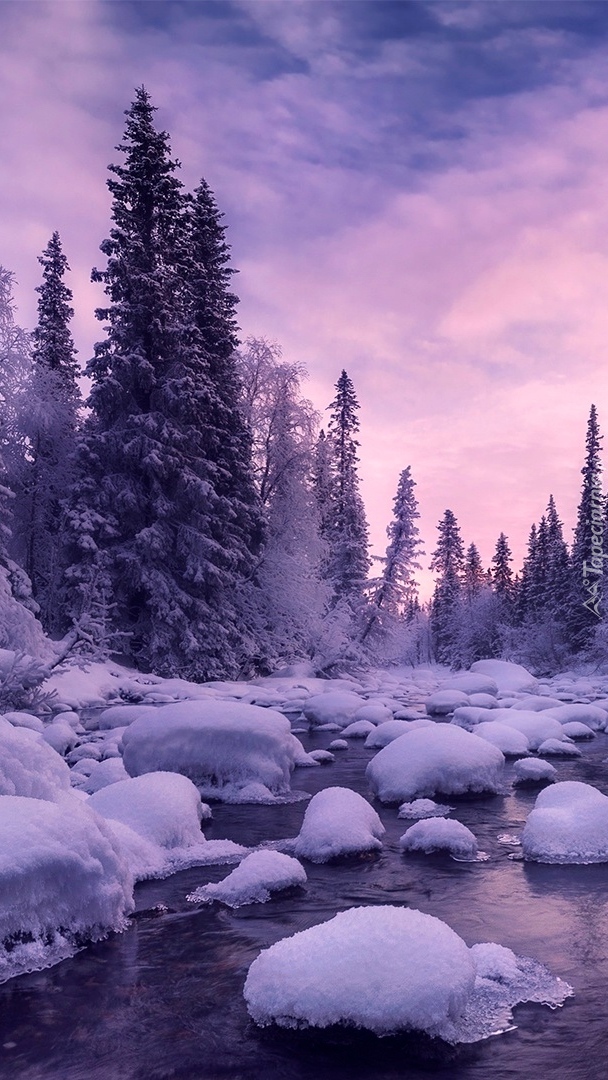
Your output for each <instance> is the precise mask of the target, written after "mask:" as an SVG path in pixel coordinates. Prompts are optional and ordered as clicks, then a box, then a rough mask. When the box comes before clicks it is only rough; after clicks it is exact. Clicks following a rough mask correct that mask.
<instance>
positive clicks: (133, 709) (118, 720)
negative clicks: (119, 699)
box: [97, 705, 157, 731]
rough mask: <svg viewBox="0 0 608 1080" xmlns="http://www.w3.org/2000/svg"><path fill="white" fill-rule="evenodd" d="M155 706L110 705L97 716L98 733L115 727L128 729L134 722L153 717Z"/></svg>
mask: <svg viewBox="0 0 608 1080" xmlns="http://www.w3.org/2000/svg"><path fill="white" fill-rule="evenodd" d="M156 711H157V710H156V706H155V705H111V706H110V708H109V709H103V711H102V712H100V713H99V715H98V716H97V724H98V726H99V730H100V731H108V730H111V729H112V728H117V727H128V726H129V724H132V723H133V721H134V720H141V719H144V718H145V717H146V716H154V715H155V713H156Z"/></svg>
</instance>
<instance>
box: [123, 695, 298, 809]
mask: <svg viewBox="0 0 608 1080" xmlns="http://www.w3.org/2000/svg"><path fill="white" fill-rule="evenodd" d="M123 746H124V753H123V760H124V764H125V768H126V770H127V772H128V773H129V775H130V776H140V775H141V774H142V773H148V772H158V771H161V772H177V773H182V774H183V775H184V776H187V777H188V778H189V779H190V780H192V781H193V782H194V783H195V784H196V786H197V787H198V788H199V790H200V791H201V792H202V794H204V795H205V796H207V797H208V798H215V799H227V798H230V799H236V800H239V798H240V797H241V796H242V798H243V799H244V800H245V801H249V799H248V796H247V790H248V789H249V791H250V794H251V790H250V789H251V785H256V787H255V801H268V802H272V801H273V800H276V798H277V797H280V796H287V795H289V792H290V786H289V785H290V776H291V772H292V771H293V769H294V767H295V763H296V759H297V758H298V756H299V755H301V754H303V753H304V751H303V748H302V744H301V743H300V742H299V741H298V739H296V737H295V736H294V735H292V733H291V728H290V725H289V721H288V720H287V719H286V718H285V717H284V716H282V715H281V714H280V713H278V712H275V710H274V709H263V708H261V707H259V706H257V705H243V704H242V703H241V702H227V701H183V702H179V703H178V704H175V705H165V706H161V707H160V708H159V709H157V710H156V711H155V714H154V716H145V717H140V718H139V719H136V720H134V721H133V723H132V724H130V726H129V727H128V728H127V729H126V730H125V733H124V735H123ZM262 788H263V789H265V792H266V795H265V799H264V800H262V799H261V796H262V794H263V792H262V790H261V789H262Z"/></svg>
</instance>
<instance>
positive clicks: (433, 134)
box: [0, 0, 608, 581]
mask: <svg viewBox="0 0 608 1080" xmlns="http://www.w3.org/2000/svg"><path fill="white" fill-rule="evenodd" d="M607 72H608V4H606V3H604V0H592V2H586V0H565V2H562V0H540V2H536V0H526V2H525V3H523V2H521V0H491V2H483V3H478V2H473V3H469V2H464V3H463V2H460V0H455V2H441V0H433V2H431V3H425V2H420V3H418V2H416V0H407V2H403V0H390V2H385V0H337V2H333V0H312V2H311V0H253V2H252V0H234V2H230V0H217V2H216V0H210V2H206V3H198V2H197V0H187V2H181V0H176V2H170V3H163V2H155V3H148V2H141V3H131V2H129V0H120V2H107V0H84V2H81V0H70V2H52V3H38V2H36V0H30V2H28V3H24V2H23V0H16V2H12V0H2V2H0V100H1V101H2V103H3V109H2V120H1V121H0V197H1V205H2V229H1V231H0V262H1V263H3V264H4V265H5V266H7V267H8V268H9V269H12V270H14V271H15V273H16V275H17V279H18V283H19V284H18V288H17V303H18V308H19V311H18V318H19V321H20V322H21V323H22V324H24V325H26V326H28V327H30V328H31V327H32V326H33V325H34V323H35V299H36V298H35V293H34V288H35V286H36V285H37V284H38V283H39V280H40V278H39V269H40V268H39V266H38V263H37V261H36V257H37V255H38V254H39V253H40V252H41V250H42V248H43V247H44V246H45V245H46V243H47V241H48V239H49V237H50V235H51V233H52V231H53V230H54V229H58V230H59V232H60V233H61V237H62V241H63V245H64V250H65V252H66V254H67V256H68V259H69V260H70V263H71V266H72V271H73V273H72V275H71V279H70V282H69V284H70V285H71V287H72V288H73V291H74V296H75V306H76V309H77V314H76V319H75V324H74V332H75V337H76V339H77V344H78V347H79V349H80V359H81V361H82V362H83V363H84V362H86V360H88V358H89V356H90V355H91V351H92V343H93V342H94V341H95V340H96V339H97V338H98V337H99V326H98V324H97V323H96V322H95V320H94V318H93V309H94V307H95V306H96V305H97V304H98V303H100V302H101V295H102V294H101V292H100V287H99V286H98V285H92V284H91V283H90V281H89V275H90V269H91V267H92V266H93V265H95V264H100V263H101V264H102V263H103V256H102V255H101V254H100V252H99V250H98V248H99V243H100V242H101V240H102V239H103V238H104V237H105V236H106V235H107V233H108V228H109V195H108V192H107V190H106V187H105V181H106V177H107V171H106V167H107V165H108V163H109V162H111V161H116V160H119V159H120V156H119V155H118V154H117V153H116V152H115V150H114V146H115V144H116V143H117V142H119V140H120V138H121V133H122V129H123V121H124V117H123V112H124V109H125V108H127V106H128V104H129V102H130V101H131V100H132V97H133V88H134V87H135V86H136V85H139V84H141V83H144V84H145V85H146V86H147V88H148V89H149V90H150V92H151V94H152V98H153V100H154V102H155V104H156V105H157V106H158V113H157V119H158V123H159V125H160V126H161V127H163V128H165V129H166V130H168V131H169V132H170V133H171V138H172V146H173V151H174V154H175V155H176V156H177V157H178V158H179V159H180V160H181V161H182V163H183V167H182V179H183V181H184V183H185V184H186V185H187V186H189V187H193V186H194V185H195V184H196V183H197V182H198V180H199V178H200V177H201V176H204V177H205V179H206V180H207V181H208V182H209V184H210V185H211V187H212V188H213V190H214V191H215V194H216V197H217V200H218V203H219V205H220V207H221V208H222V209H223V210H224V211H225V215H226V216H225V222H226V223H227V224H228V225H229V237H228V238H229V241H230V243H231V245H232V253H233V260H234V265H235V266H236V267H238V268H239V269H240V274H239V276H238V278H237V279H236V288H237V291H238V293H239V295H240V297H241V304H240V308H239V312H240V323H241V327H242V336H243V337H246V336H247V335H249V334H253V335H256V336H265V337H267V338H269V339H271V340H276V341H277V342H279V343H280V345H281V346H282V348H283V351H284V355H285V357H286V358H287V359H289V360H293V361H299V362H301V363H303V364H305V365H306V367H307V368H308V370H309V372H310V379H309V381H308V383H307V384H306V393H307V396H309V397H310V398H311V399H312V400H313V401H314V402H315V404H316V406H317V407H318V408H319V409H320V410H322V409H324V408H325V406H326V405H327V404H328V402H329V401H330V400H331V398H332V397H333V392H334V391H333V387H334V383H335V382H336V379H337V378H338V376H339V374H340V371H341V369H342V368H346V370H347V371H348V373H349V374H350V376H351V378H352V379H353V382H354V384H355V387H356V390H357V394H358V396H359V400H360V402H361V413H360V418H361V435H360V439H361V475H362V481H363V488H362V490H363V497H364V499H365V502H366V506H367V510H368V516H369V519H370V525H371V535H372V540H373V544H374V550H375V551H376V552H378V553H382V552H383V550H384V547H385V545H386V540H385V531H384V530H385V528H386V525H387V523H388V521H389V520H390V516H391V510H392V500H393V496H394V492H395V488H396V484H397V479H398V476H399V473H400V471H401V470H402V469H403V468H404V467H405V466H406V465H411V467H412V474H413V476H414V478H415V480H416V482H417V494H418V498H419V501H420V508H421V514H422V518H421V533H422V537H423V540H424V541H425V550H426V552H427V554H429V553H430V552H431V551H432V550H433V548H434V547H435V542H436V535H437V534H436V528H435V526H436V524H437V522H438V520H439V518H440V517H441V516H442V514H443V512H444V510H445V508H446V507H450V508H451V509H452V510H453V511H454V513H455V514H456V516H457V518H458V520H459V522H460V525H461V530H462V534H463V538H464V540H465V543H466V544H468V543H469V542H470V541H471V540H474V541H475V542H476V543H477V545H478V547H479V548H480V551H481V553H482V557H483V559H484V562H486V563H487V562H488V561H489V559H490V558H491V555H492V553H493V549H494V544H495V541H496V538H497V536H498V534H499V532H500V531H501V530H504V531H505V532H506V533H507V535H508V536H509V538H510V542H511V545H512V547H513V550H514V553H515V556H516V563H517V566H519V563H520V561H521V558H522V555H523V551H524V548H525V542H526V538H527V535H528V531H529V528H530V524H531V523H532V521H534V520H538V518H539V517H540V515H541V513H542V512H543V510H544V509H545V507H546V504H547V501H548V497H549V494H550V493H551V492H552V493H553V494H554V495H555V498H556V501H557V506H558V511H559V512H560V514H561V516H562V517H563V518H564V519H565V522H566V525H567V530H566V531H567V538H568V539H569V538H570V535H571V534H570V529H571V526H572V524H573V522H574V514H575V510H576V505H577V502H578V498H579V493H580V483H581V477H580V471H579V470H580V468H581V465H582V459H583V453H584V437H585V427H586V420H587V416H588V412H589V407H590V404H591V402H592V401H593V402H595V404H596V405H597V407H598V411H599V418H600V425H601V426H602V427H603V428H604V429H606V428H607V425H608V400H607V399H608V393H607V378H606V372H607V370H608V363H607V357H606V353H607V351H608V184H607V176H608V75H607ZM424 561H425V562H428V559H425V560H424ZM425 578H426V580H427V581H428V575H425Z"/></svg>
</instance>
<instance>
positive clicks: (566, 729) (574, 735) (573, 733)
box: [562, 720, 596, 739]
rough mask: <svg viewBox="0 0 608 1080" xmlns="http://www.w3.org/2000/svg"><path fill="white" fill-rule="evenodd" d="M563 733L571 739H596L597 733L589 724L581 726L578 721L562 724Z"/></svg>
mask: <svg viewBox="0 0 608 1080" xmlns="http://www.w3.org/2000/svg"><path fill="white" fill-rule="evenodd" d="M562 731H563V733H564V735H567V736H568V738H569V739H595V737H596V733H595V731H593V729H592V728H590V727H589V725H588V724H580V723H579V721H578V720H568V721H567V722H566V723H565V724H562Z"/></svg>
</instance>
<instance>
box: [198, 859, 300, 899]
mask: <svg viewBox="0 0 608 1080" xmlns="http://www.w3.org/2000/svg"><path fill="white" fill-rule="evenodd" d="M305 884H306V871H305V870H304V867H303V866H302V865H301V864H300V863H299V862H298V860H297V859H292V858H291V857H290V856H289V855H283V854H282V853H281V852H280V851H252V853H251V855H247V857H246V858H245V859H243V861H242V862H241V863H240V864H239V865H238V866H237V867H236V869H235V870H233V871H232V873H231V874H228V877H225V878H224V880H223V881H218V882H217V884H212V885H201V886H200V888H198V889H195V891H194V892H192V893H190V894H189V896H188V897H187V899H188V900H190V901H192V902H193V903H206V904H210V903H211V902H212V901H213V900H219V901H221V903H222V904H228V906H229V907H232V908H237V907H241V905H242V904H264V903H265V902H266V901H267V900H269V899H270V894H271V893H273V892H279V891H280V890H281V889H289V888H291V887H292V886H295V885H305Z"/></svg>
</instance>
